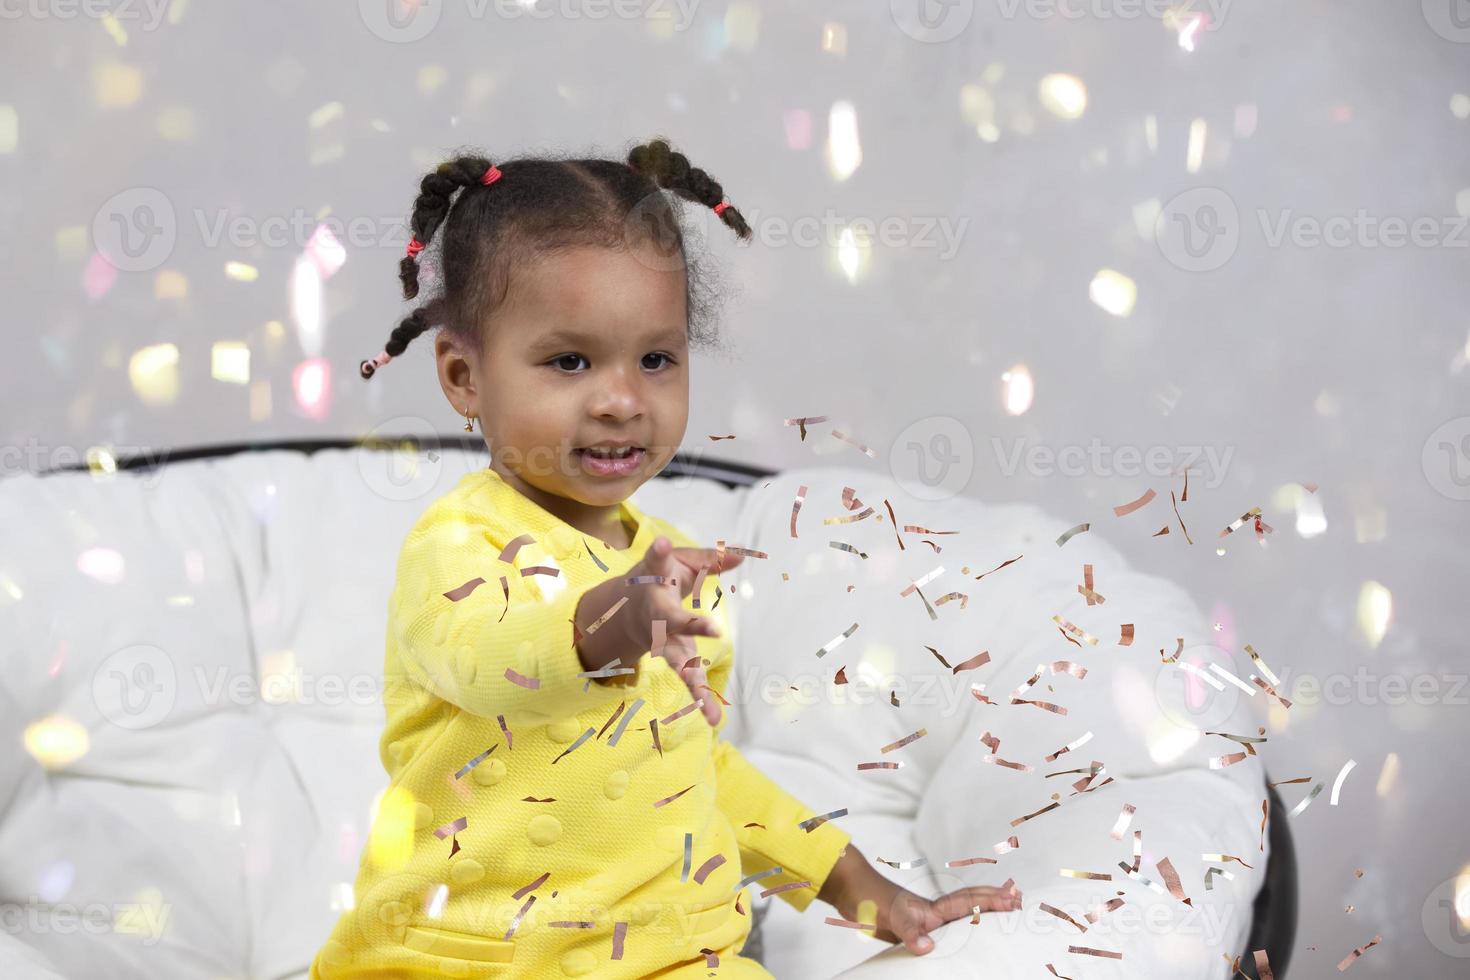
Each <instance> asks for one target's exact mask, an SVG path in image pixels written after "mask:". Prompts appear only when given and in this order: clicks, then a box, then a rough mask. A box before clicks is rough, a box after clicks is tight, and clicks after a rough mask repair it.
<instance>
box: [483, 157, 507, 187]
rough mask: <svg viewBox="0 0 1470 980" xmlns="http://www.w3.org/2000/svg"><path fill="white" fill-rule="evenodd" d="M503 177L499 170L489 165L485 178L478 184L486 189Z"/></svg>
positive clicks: (493, 165)
mask: <svg viewBox="0 0 1470 980" xmlns="http://www.w3.org/2000/svg"><path fill="white" fill-rule="evenodd" d="M504 176H505V174H504V173H502V172H501V169H500V168H499V167H497V166H496V165H495V164H493V163H492V164H490V169H489V170H487V171H485V176H483V177H481V178H480V183H482V184H484V185H485V186H486V187H489V186H490V185H491V184H493V183H495V182H496V181H497V180H499V179H500V178H501V177H504Z"/></svg>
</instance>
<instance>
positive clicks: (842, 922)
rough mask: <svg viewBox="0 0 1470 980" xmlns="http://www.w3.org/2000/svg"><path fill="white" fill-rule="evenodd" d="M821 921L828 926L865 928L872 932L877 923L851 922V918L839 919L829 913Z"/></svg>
mask: <svg viewBox="0 0 1470 980" xmlns="http://www.w3.org/2000/svg"><path fill="white" fill-rule="evenodd" d="M822 921H823V922H825V923H827V924H828V925H829V926H842V927H843V928H844V929H867V930H870V931H873V932H876V931H877V930H878V924H877V923H876V922H853V921H852V920H851V919H839V918H837V917H836V916H831V915H829V916H827V917H826V918H824V919H823V920H822Z"/></svg>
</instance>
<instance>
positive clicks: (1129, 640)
mask: <svg viewBox="0 0 1470 980" xmlns="http://www.w3.org/2000/svg"><path fill="white" fill-rule="evenodd" d="M1119 633H1120V635H1119V636H1118V646H1120V647H1129V646H1132V645H1133V624H1132V623H1124V624H1123V626H1122V628H1121V629H1120V631H1119Z"/></svg>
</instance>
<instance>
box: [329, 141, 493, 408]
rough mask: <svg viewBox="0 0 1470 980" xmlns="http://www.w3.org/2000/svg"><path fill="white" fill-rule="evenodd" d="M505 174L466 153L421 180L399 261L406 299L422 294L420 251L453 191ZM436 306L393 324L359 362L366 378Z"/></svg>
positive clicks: (427, 323) (426, 324) (425, 325)
mask: <svg viewBox="0 0 1470 980" xmlns="http://www.w3.org/2000/svg"><path fill="white" fill-rule="evenodd" d="M503 176H504V173H502V171H501V170H500V168H499V167H497V166H495V165H494V164H492V163H491V162H490V161H489V160H486V159H485V158H484V157H476V156H467V157H459V158H457V159H454V160H447V161H445V162H444V163H441V164H440V165H439V166H438V168H437V169H435V171H434V172H433V173H431V174H428V175H427V176H425V177H424V179H423V180H422V181H420V182H419V195H418V197H417V198H415V199H414V202H413V216H412V218H411V219H410V221H409V226H410V227H411V228H412V230H413V234H412V235H411V236H410V237H409V239H408V248H407V249H406V254H405V255H404V256H403V258H402V259H401V260H399V263H398V279H399V281H400V282H401V283H402V284H403V298H404V299H414V298H415V297H417V296H418V294H419V263H418V256H419V253H420V252H422V251H423V250H424V249H425V248H426V247H428V244H429V243H430V242H431V241H433V240H434V233H435V232H436V231H438V230H439V226H440V225H441V224H443V222H444V219H445V217H446V216H448V214H449V207H450V203H451V198H452V197H453V196H454V192H455V191H457V190H459V189H460V188H462V187H472V186H474V185H476V184H480V185H486V186H488V185H490V184H493V183H495V182H496V181H497V180H499V179H500V178H501V177H503ZM434 306H435V304H432V303H431V304H429V305H428V306H421V307H419V308H418V309H416V310H414V311H413V313H412V314H411V315H409V316H408V317H407V318H406V319H404V320H403V321H402V322H400V323H399V324H398V326H396V327H394V328H393V333H392V334H391V335H390V336H389V338H388V343H387V344H385V345H384V347H383V350H382V352H381V353H380V354H378V356H377V357H374V358H371V359H370V360H366V361H363V362H362V363H361V364H359V365H358V373H360V374H361V375H362V377H363V380H367V379H368V378H371V377H372V376H373V374H374V373H376V372H377V369H378V368H380V367H382V366H383V365H384V364H387V363H388V362H389V361H390V360H392V359H393V358H395V357H397V356H398V355H399V354H402V353H403V352H404V350H405V349H407V347H408V345H409V343H411V342H412V341H413V339H414V338H415V337H417V336H418V335H419V334H421V333H423V332H424V331H425V330H427V329H429V328H430V327H431V326H433V325H434V324H433V322H432V320H431V316H430V313H431V310H432V309H433V308H434Z"/></svg>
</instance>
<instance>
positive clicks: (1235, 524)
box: [1220, 507, 1261, 538]
mask: <svg viewBox="0 0 1470 980" xmlns="http://www.w3.org/2000/svg"><path fill="white" fill-rule="evenodd" d="M1260 516H1261V508H1259V507H1252V508H1251V509H1250V510H1248V511H1246V512H1245V513H1244V514H1241V515H1240V516H1239V517H1237V518H1236V519H1235V520H1234V521H1232V522H1231V523H1230V525H1229V526H1228V527H1226V528H1225V530H1223V531H1221V532H1220V537H1222V538H1223V537H1225V536H1226V535H1227V534H1233V533H1234V532H1236V531H1238V530H1240V528H1241V527H1242V526H1243V525H1244V524H1245V522H1246V521H1248V520H1250V519H1252V518H1254V517H1260Z"/></svg>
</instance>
